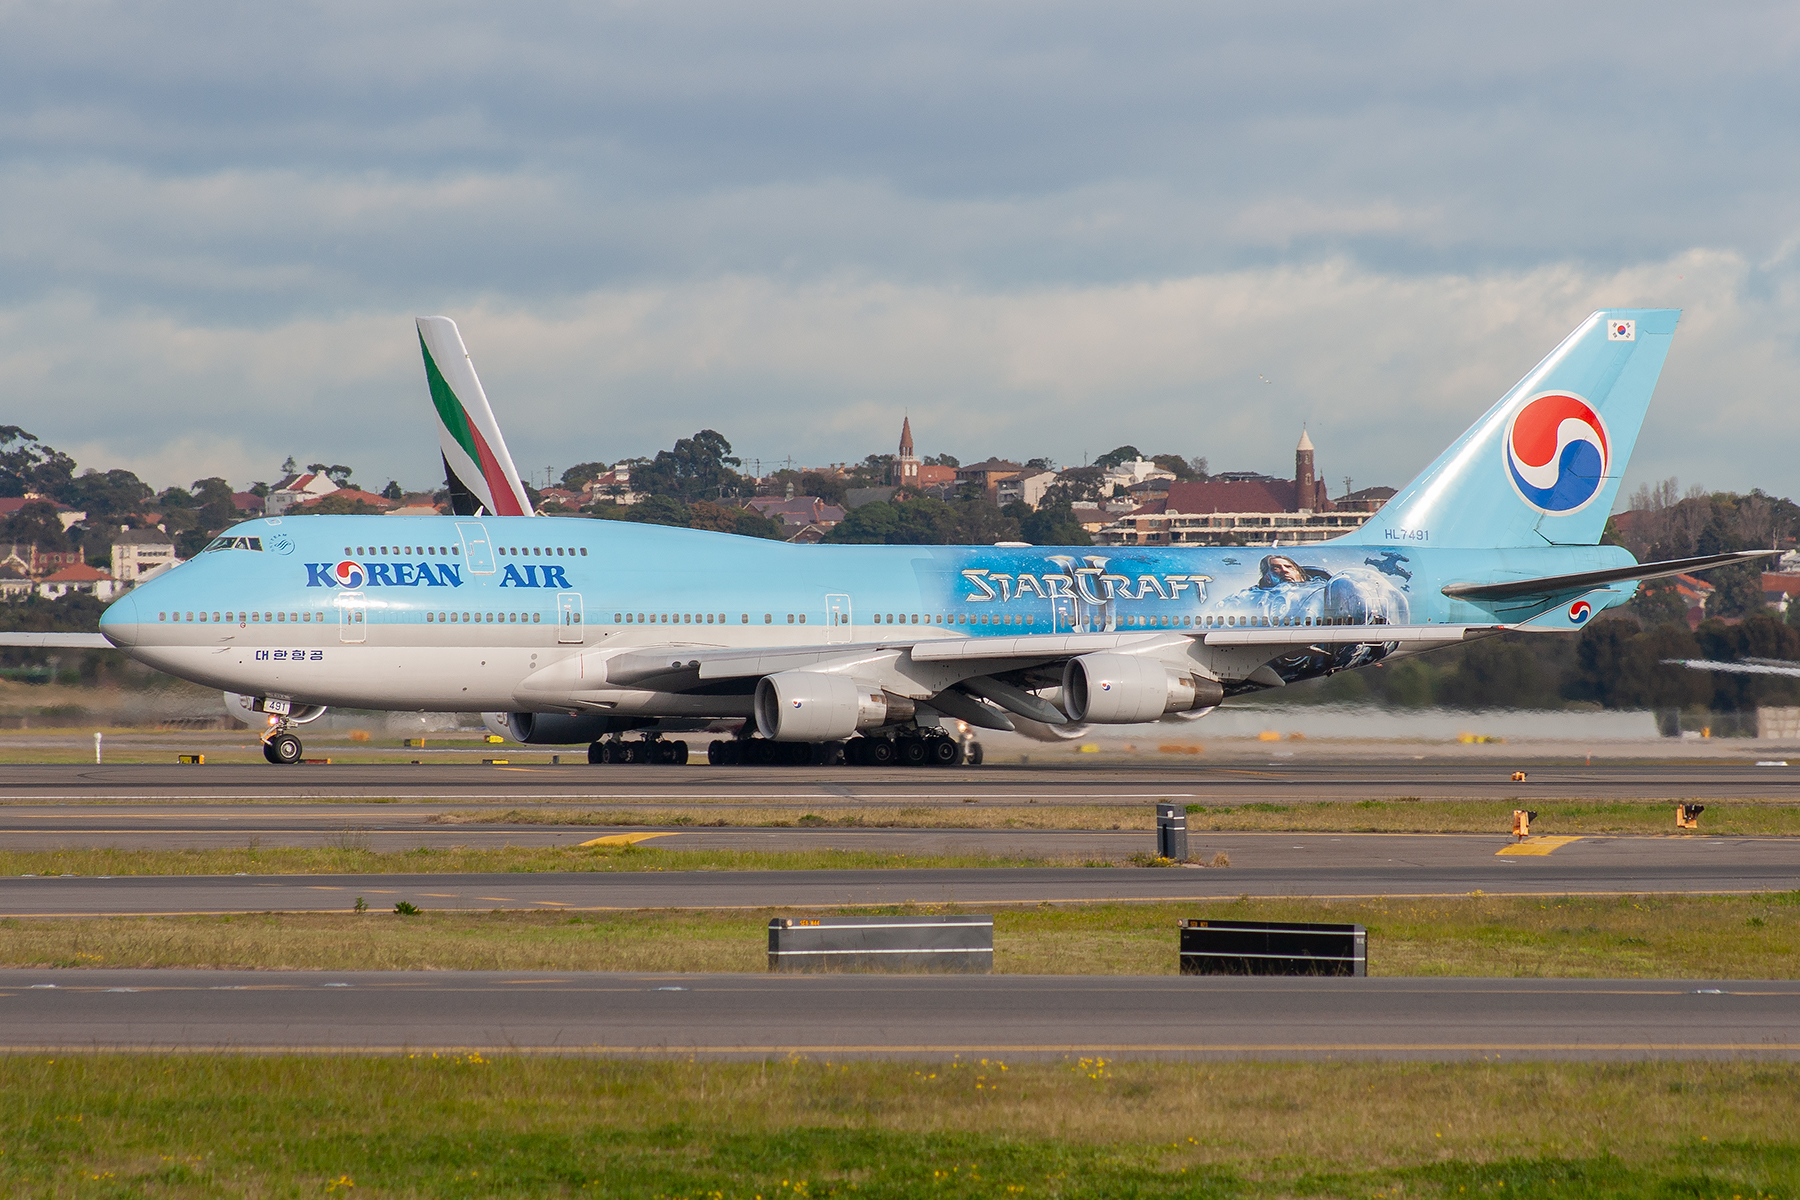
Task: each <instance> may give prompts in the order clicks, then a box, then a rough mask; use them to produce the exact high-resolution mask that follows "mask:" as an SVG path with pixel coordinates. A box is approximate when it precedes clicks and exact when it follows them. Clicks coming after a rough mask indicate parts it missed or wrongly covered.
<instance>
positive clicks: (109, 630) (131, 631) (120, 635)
mask: <svg viewBox="0 0 1800 1200" xmlns="http://www.w3.org/2000/svg"><path fill="white" fill-rule="evenodd" d="M137 625H138V616H137V600H136V598H135V597H133V596H132V595H131V594H130V593H129V592H127V593H126V594H125V595H123V596H121V597H119V599H117V600H114V601H113V602H112V603H111V604H109V605H107V606H106V611H105V612H103V613H101V614H100V632H101V633H102V634H104V635H105V636H106V640H107V641H109V642H111V643H112V644H113V645H115V646H119V647H125V646H135V645H136V644H137Z"/></svg>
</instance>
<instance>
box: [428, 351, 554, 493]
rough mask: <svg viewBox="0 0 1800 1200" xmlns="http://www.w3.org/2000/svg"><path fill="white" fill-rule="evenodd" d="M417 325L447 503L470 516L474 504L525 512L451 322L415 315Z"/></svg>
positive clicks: (496, 425)
mask: <svg viewBox="0 0 1800 1200" xmlns="http://www.w3.org/2000/svg"><path fill="white" fill-rule="evenodd" d="M418 327H419V351H420V353H422V354H423V355H424V356H425V378H426V381H427V382H428V383H429V384H430V386H431V404H432V407H433V408H435V409H436V410H437V417H438V446H439V448H440V449H441V450H442V451H443V456H444V478H445V482H446V484H447V485H448V486H449V489H450V497H451V506H452V507H453V508H454V509H455V510H456V512H457V513H458V514H460V515H473V514H474V513H475V512H476V510H477V509H478V508H479V509H481V510H483V511H486V512H489V513H493V514H495V515H496V516H503V517H517V516H530V515H531V500H530V497H529V496H527V495H526V492H525V485H524V483H523V482H521V481H520V479H519V472H518V470H517V468H515V467H514V466H513V461H512V455H511V454H509V453H508V452H507V449H506V439H505V438H503V437H502V436H501V435H500V426H499V423H498V422H496V421H495V420H494V412H493V409H492V408H490V407H489V405H488V400H487V394H486V393H485V392H484V391H482V388H481V380H480V379H479V378H477V377H476V375H475V366H474V364H473V363H472V362H470V360H469V352H468V350H467V349H466V348H465V347H464V345H463V340H462V334H461V333H459V332H458V331H457V328H456V322H454V321H452V320H451V319H450V318H449V317H420V318H418Z"/></svg>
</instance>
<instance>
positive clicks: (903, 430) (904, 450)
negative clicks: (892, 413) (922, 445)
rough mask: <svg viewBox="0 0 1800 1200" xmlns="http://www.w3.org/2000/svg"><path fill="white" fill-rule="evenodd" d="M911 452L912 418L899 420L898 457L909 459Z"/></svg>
mask: <svg viewBox="0 0 1800 1200" xmlns="http://www.w3.org/2000/svg"><path fill="white" fill-rule="evenodd" d="M912 452H913V440H912V418H911V417H910V416H907V417H901V418H900V457H901V458H911V457H912Z"/></svg>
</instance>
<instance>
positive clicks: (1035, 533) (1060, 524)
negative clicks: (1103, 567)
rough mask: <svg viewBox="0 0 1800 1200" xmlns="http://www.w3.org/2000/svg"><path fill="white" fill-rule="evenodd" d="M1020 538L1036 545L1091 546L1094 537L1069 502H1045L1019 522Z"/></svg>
mask: <svg viewBox="0 0 1800 1200" xmlns="http://www.w3.org/2000/svg"><path fill="white" fill-rule="evenodd" d="M1019 540H1020V541H1025V542H1030V543H1031V544H1032V545H1034V546H1091V545H1093V544H1094V539H1093V538H1091V537H1090V536H1088V531H1087V530H1085V529H1083V528H1082V527H1081V523H1080V522H1079V521H1077V520H1076V519H1075V511H1074V509H1072V508H1070V507H1069V505H1068V504H1067V502H1064V503H1061V504H1052V503H1048V502H1046V503H1044V504H1040V505H1038V509H1037V511H1036V512H1034V513H1032V514H1031V515H1030V516H1028V517H1026V518H1025V519H1024V520H1022V521H1020V522H1019Z"/></svg>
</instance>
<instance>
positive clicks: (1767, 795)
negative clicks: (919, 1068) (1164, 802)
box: [0, 749, 1800, 807]
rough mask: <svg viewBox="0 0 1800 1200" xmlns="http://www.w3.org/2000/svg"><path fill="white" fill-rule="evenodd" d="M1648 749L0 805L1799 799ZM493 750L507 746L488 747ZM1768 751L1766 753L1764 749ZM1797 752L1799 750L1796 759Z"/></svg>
mask: <svg viewBox="0 0 1800 1200" xmlns="http://www.w3.org/2000/svg"><path fill="white" fill-rule="evenodd" d="M1755 754H1756V751H1754V750H1753V749H1747V750H1746V752H1745V758H1744V761H1741V762H1719V761H1708V762H1698V763H1695V762H1686V763H1684V762H1679V761H1651V762H1641V763H1610V762H1609V763H1603V764H1598V765H1595V766H1582V765H1564V764H1547V765H1534V764H1531V763H1529V762H1526V763H1521V764H1517V765H1522V766H1523V767H1524V768H1525V770H1526V775H1527V778H1526V780H1525V782H1523V783H1518V782H1514V781H1513V780H1512V778H1511V774H1512V771H1513V769H1514V766H1515V764H1513V763H1510V762H1499V763H1497V762H1494V761H1489V760H1483V761H1479V762H1468V763H1450V762H1443V761H1441V760H1434V761H1391V762H1354V763H1329V762H1327V763H1322V762H1317V761H1306V762H1280V761H1270V762H1269V763H1268V764H1267V765H1254V764H1243V763H1236V764H1231V765H1224V764H1221V765H1216V766H1212V765H1205V764H1202V763H1198V762H1191V761H1190V762H1181V763H1177V762H1172V761H1169V760H1166V759H1155V760H1145V761H1142V762H1130V763H1094V764H1085V763H1055V764H1044V765H1036V764H1033V765H1028V766H1017V765H1011V766H992V767H976V768H956V769H947V768H940V769H931V768H912V769H882V768H873V767H869V768H862V767H828V768H827V767H821V768H797V767H708V766H704V765H693V766H688V767H627V766H589V765H587V764H586V763H581V764H564V765H561V766H552V765H550V764H549V763H547V762H544V761H543V757H544V756H542V755H531V756H526V755H520V756H519V758H520V761H518V762H510V763H507V764H504V765H496V766H480V765H473V764H465V765H455V764H448V763H426V764H423V765H419V766H412V765H408V764H404V763H399V764H354V763H344V764H333V765H330V766H294V767H272V766H269V765H267V764H260V763H259V764H252V765H205V766H180V765H175V764H119V765H94V764H9V765H7V766H5V767H4V768H0V804H4V803H33V802H40V803H41V802H58V803H67V802H70V801H110V802H114V803H118V802H139V801H152V802H167V801H171V800H178V801H193V800H214V801H227V802H250V801H255V802H263V803H272V802H319V801H355V800H364V801H366V800H371V799H374V800H401V801H404V800H419V801H426V800H447V801H463V802H478V803H484V804H487V805H490V806H494V805H509V806H510V805H516V804H525V803H537V802H547V803H555V804H563V805H566V804H569V803H572V802H581V803H585V804H604V805H606V806H607V807H630V806H658V805H666V804H669V803H672V802H676V801H680V802H704V803H712V804H744V805H768V804H772V803H773V804H807V803H822V804H871V805H879V804H896V805H921V804H923V805H932V804H960V803H963V802H964V801H965V800H968V799H971V798H972V799H974V800H976V801H978V802H981V803H997V804H1024V803H1027V802H1033V803H1038V804H1046V803H1049V804H1083V805H1092V804H1119V805H1128V806H1129V805H1141V804H1144V803H1147V802H1149V801H1152V800H1156V799H1179V800H1184V801H1186V802H1188V803H1197V804H1237V803H1254V802H1273V803H1284V804H1293V803H1304V802H1307V801H1311V800H1338V801H1355V800H1369V799H1394V798H1396V797H1409V798H1414V799H1424V800H1510V799H1515V798H1516V799H1520V800H1542V799H1545V798H1581V799H1592V800H1641V799H1658V800H1669V801H1673V800H1677V799H1700V800H1707V799H1731V798H1737V799H1765V800H1777V801H1791V802H1796V803H1800V766H1796V767H1794V768H1787V767H1780V766H1778V767H1761V766H1757V765H1755ZM495 757H500V758H504V757H508V755H507V754H506V753H504V752H498V751H497V752H496V755H495ZM1767 761H1780V760H1767ZM1796 762H1800V760H1796Z"/></svg>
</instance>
